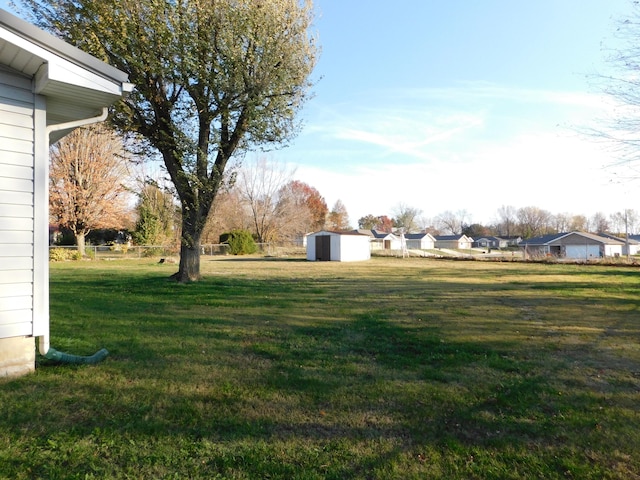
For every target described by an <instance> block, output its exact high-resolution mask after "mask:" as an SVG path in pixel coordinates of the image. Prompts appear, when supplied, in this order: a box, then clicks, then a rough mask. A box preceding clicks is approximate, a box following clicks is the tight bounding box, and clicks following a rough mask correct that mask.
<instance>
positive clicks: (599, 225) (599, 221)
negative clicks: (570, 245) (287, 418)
mask: <svg viewBox="0 0 640 480" xmlns="http://www.w3.org/2000/svg"><path fill="white" fill-rule="evenodd" d="M589 230H590V231H592V232H597V233H605V232H608V231H609V230H610V227H609V221H608V220H607V216H606V215H605V214H604V213H602V212H596V213H594V214H593V216H592V217H591V218H590V219H589Z"/></svg>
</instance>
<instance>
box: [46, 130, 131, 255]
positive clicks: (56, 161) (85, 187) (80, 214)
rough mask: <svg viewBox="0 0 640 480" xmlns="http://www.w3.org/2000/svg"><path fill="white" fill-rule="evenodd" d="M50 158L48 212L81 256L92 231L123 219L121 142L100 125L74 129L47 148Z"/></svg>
mask: <svg viewBox="0 0 640 480" xmlns="http://www.w3.org/2000/svg"><path fill="white" fill-rule="evenodd" d="M49 157H50V170H49V212H50V214H51V216H52V217H53V219H54V220H55V221H56V222H57V223H58V224H59V225H60V226H62V227H65V228H68V229H69V230H71V231H72V232H73V234H74V236H75V239H76V245H77V246H78V251H79V252H80V253H82V254H84V250H85V237H86V235H87V234H88V233H89V232H90V231H91V230H93V229H96V228H123V227H124V226H125V225H124V224H125V223H126V220H127V213H128V212H127V209H128V199H129V198H128V197H129V195H128V191H129V189H128V188H127V187H126V185H125V181H126V177H127V176H128V170H127V163H126V157H125V155H124V147H123V144H122V139H121V138H120V137H119V136H117V135H116V134H115V133H114V132H113V131H112V130H110V129H108V128H106V127H104V126H102V125H97V126H91V127H86V128H78V129H77V130H74V131H73V132H71V133H70V134H69V135H67V136H66V137H64V138H63V139H62V140H60V141H59V142H58V143H56V144H54V145H52V146H51V152H50V156H49Z"/></svg>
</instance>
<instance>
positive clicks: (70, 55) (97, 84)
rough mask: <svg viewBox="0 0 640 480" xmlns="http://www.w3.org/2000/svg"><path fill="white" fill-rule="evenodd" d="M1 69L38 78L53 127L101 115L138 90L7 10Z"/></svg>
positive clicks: (1, 24) (1, 22) (0, 39)
mask: <svg viewBox="0 0 640 480" xmlns="http://www.w3.org/2000/svg"><path fill="white" fill-rule="evenodd" d="M0 65H5V66H7V67H9V68H10V69H12V70H14V71H17V72H20V73H23V74H24V75H26V76H28V77H30V78H34V80H35V81H34V93H36V94H40V95H43V96H45V97H47V125H48V126H50V125H57V124H62V123H66V122H72V121H76V120H81V119H85V118H91V117H95V116H98V115H100V113H101V112H102V109H103V108H104V107H106V106H109V105H111V104H112V103H114V102H116V101H117V100H118V99H120V98H121V97H122V95H123V94H124V93H126V92H130V91H132V89H133V85H132V84H130V83H128V77H127V74H126V73H124V72H122V71H120V70H118V69H116V68H114V67H112V66H111V65H108V64H107V63H104V62H102V61H100V60H98V59H97V58H96V57H94V56H92V55H89V54H88V53H86V52H83V51H82V50H80V49H78V48H76V47H74V46H72V45H70V44H68V43H66V42H64V41H62V40H61V39H59V38H57V37H55V36H53V35H51V34H49V33H47V32H45V31H43V30H41V29H39V28H37V27H36V26H34V25H31V24H30V23H28V22H25V21H24V20H22V19H20V18H18V17H16V16H14V15H12V14H10V13H9V12H7V11H6V10H2V9H0ZM64 133H65V132H64V131H63V132H61V133H60V134H59V135H58V137H61V136H63V134H64Z"/></svg>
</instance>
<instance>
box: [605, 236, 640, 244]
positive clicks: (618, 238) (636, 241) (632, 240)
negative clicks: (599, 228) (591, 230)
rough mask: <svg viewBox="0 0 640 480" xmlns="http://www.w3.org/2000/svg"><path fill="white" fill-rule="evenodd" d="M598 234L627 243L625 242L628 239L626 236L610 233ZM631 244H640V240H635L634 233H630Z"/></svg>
mask: <svg viewBox="0 0 640 480" xmlns="http://www.w3.org/2000/svg"><path fill="white" fill-rule="evenodd" d="M598 235H599V236H601V237H605V238H611V239H613V240H618V241H620V242H622V243H625V244H626V242H627V240H626V239H625V238H620V237H616V236H615V235H609V234H608V233H598ZM629 244H631V245H638V244H640V242H639V241H638V240H635V239H634V238H633V235H629Z"/></svg>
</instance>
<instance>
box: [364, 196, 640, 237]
mask: <svg viewBox="0 0 640 480" xmlns="http://www.w3.org/2000/svg"><path fill="white" fill-rule="evenodd" d="M421 213H422V212H421V211H420V210H418V209H416V208H412V207H408V206H406V205H403V204H400V205H398V206H397V207H396V208H395V209H394V214H395V216H394V217H393V218H388V217H387V216H384V215H381V216H375V215H366V216H364V217H361V218H360V219H359V220H358V227H359V228H362V229H375V230H379V231H383V232H391V231H393V230H398V229H401V230H402V231H404V232H428V233H431V234H435V235H440V234H442V235H462V234H464V235H467V236H470V237H482V236H497V237H516V236H517V237H522V238H532V237H537V236H540V235H547V234H553V233H560V232H569V231H581V232H593V233H610V234H615V235H620V236H624V235H625V234H627V233H628V234H634V233H637V232H638V231H640V215H639V214H638V212H636V211H635V210H633V209H626V210H623V211H620V212H616V213H613V214H611V215H608V216H607V215H605V214H604V213H601V212H598V213H595V214H594V215H592V216H591V217H587V216H585V215H574V214H569V213H557V214H552V213H551V212H549V211H547V210H544V209H542V208H538V207H533V206H529V207H522V208H516V207H513V206H509V205H503V206H501V207H500V208H498V210H497V212H496V217H495V220H494V221H493V222H492V223H490V224H488V225H482V224H480V223H473V222H472V221H471V215H470V214H469V213H468V212H467V211H466V210H459V211H456V212H452V211H445V212H443V213H441V214H439V215H437V216H435V217H433V218H428V217H424V216H422V215H421Z"/></svg>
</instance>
